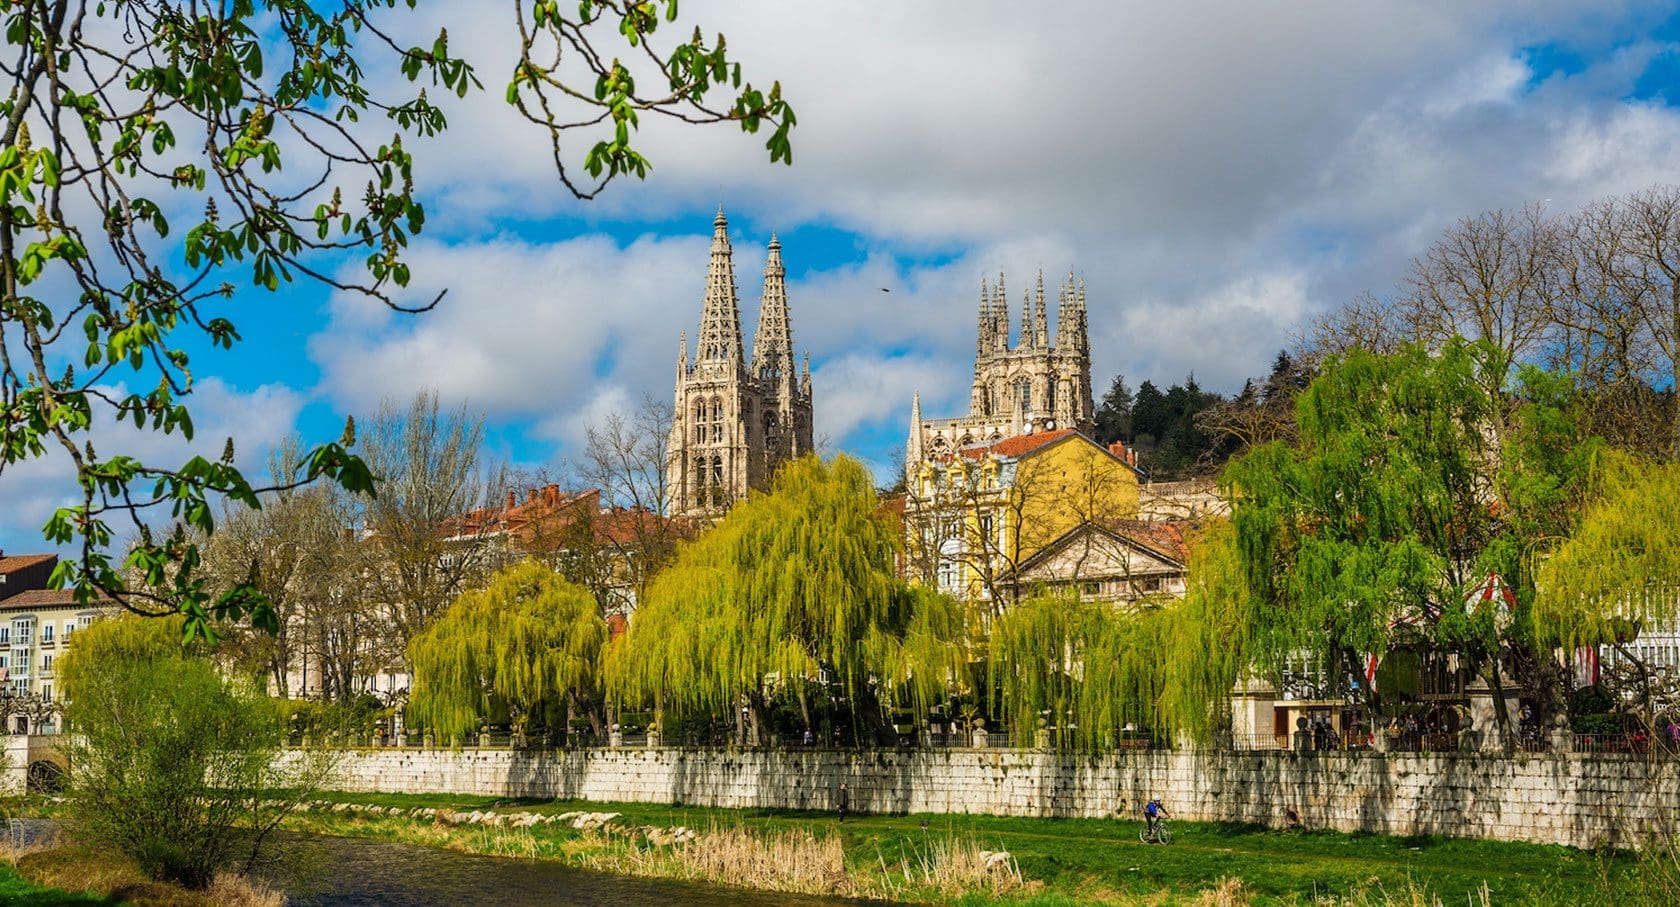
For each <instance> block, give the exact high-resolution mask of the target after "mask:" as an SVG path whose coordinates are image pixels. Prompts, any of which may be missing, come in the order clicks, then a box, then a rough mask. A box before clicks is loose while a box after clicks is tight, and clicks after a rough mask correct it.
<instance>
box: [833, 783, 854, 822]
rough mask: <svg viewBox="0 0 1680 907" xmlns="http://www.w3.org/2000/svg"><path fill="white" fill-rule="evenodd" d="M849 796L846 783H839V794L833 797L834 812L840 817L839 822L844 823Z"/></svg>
mask: <svg viewBox="0 0 1680 907" xmlns="http://www.w3.org/2000/svg"><path fill="white" fill-rule="evenodd" d="M850 800H851V794H850V793H849V792H848V791H847V790H846V782H844V781H842V782H840V793H838V794H836V795H835V797H834V811H835V812H836V813H838V814H839V815H840V821H841V822H842V823H843V822H845V821H846V810H847V808H848V807H850V806H851V802H850Z"/></svg>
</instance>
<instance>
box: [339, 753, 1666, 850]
mask: <svg viewBox="0 0 1680 907" xmlns="http://www.w3.org/2000/svg"><path fill="white" fill-rule="evenodd" d="M339 772H340V774H339V777H338V780H337V783H336V784H335V785H334V786H336V787H340V788H342V789H345V790H352V791H383V792H392V793H417V792H428V793H460V794H483V795H493V796H507V797H540V798H564V799H574V798H575V799H582V800H593V801H620V802H639V803H684V804H694V805H704V806H722V807H747V808H753V807H758V808H773V809H811V810H827V809H831V808H832V804H833V798H834V793H835V791H836V790H838V789H839V786H840V783H841V782H845V783H846V785H847V786H848V788H849V789H850V792H851V805H852V808H853V809H854V810H855V811H859V812H894V813H904V812H911V813H921V812H927V813H988V814H993V815H1007V816H1037V817H1047V816H1058V817H1113V816H1121V817H1127V818H1133V817H1136V816H1137V815H1138V814H1139V810H1140V809H1141V808H1142V806H1143V804H1144V803H1145V802H1147V801H1148V799H1149V798H1150V797H1151V796H1159V797H1161V798H1162V799H1163V800H1164V801H1165V802H1166V804H1167V807H1168V809H1169V810H1171V812H1172V814H1173V815H1174V816H1175V817H1177V818H1183V819H1193V820H1206V821H1234V822H1256V823H1261V824H1265V825H1274V826H1281V825H1283V824H1285V822H1286V818H1285V817H1286V811H1288V810H1294V811H1295V812H1296V814H1298V815H1299V816H1300V818H1301V820H1302V821H1303V823H1304V824H1305V825H1306V826H1307V827H1309V828H1334V829H1338V830H1341V831H1369V832H1380V833H1384V834H1396V835H1409V834H1442V835H1455V836H1464V837H1477V838H1494V839H1499V840H1511V841H1533V842H1539V843H1554V844H1570V845H1575V846H1583V847H1587V846H1596V845H1598V844H1604V843H1610V844H1618V845H1633V844H1637V843H1638V842H1639V841H1640V840H1642V839H1643V838H1644V837H1646V836H1647V835H1649V834H1651V833H1653V832H1654V831H1657V830H1658V829H1659V828H1666V827H1669V826H1670V825H1671V823H1673V822H1674V821H1675V819H1676V818H1677V816H1680V762H1676V761H1672V760H1669V761H1655V762H1651V761H1646V760H1643V759H1640V758H1638V757H1627V756H1593V755H1575V754H1558V755H1550V754H1548V755H1530V756H1517V757H1503V756H1482V755H1469V754H1444V755H1419V754H1387V755H1385V754H1379V753H1291V752H1258V753H1218V752H1198V751H1191V750H1178V751H1139V752H1123V753H1115V754H1111V755H1107V756H1075V755H1064V754H1057V753H1048V752H1037V751H1023V750H916V751H902V752H900V751H845V750H809V751H801V750H795V751H775V752H770V751H744V752H743V751H729V750H701V749H678V748H665V749H633V748H632V749H596V750H570V751H557V752H556V751H514V750H506V749H465V750H456V751H452V750H447V749H443V750H436V749H434V750H418V749H368V750H350V751H346V753H345V758H344V760H343V762H342V764H341V766H340V769H339Z"/></svg>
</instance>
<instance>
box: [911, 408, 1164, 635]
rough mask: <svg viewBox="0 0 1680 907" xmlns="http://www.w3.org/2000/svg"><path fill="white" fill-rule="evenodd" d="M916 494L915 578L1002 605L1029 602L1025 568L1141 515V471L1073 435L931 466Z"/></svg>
mask: <svg viewBox="0 0 1680 907" xmlns="http://www.w3.org/2000/svg"><path fill="white" fill-rule="evenodd" d="M1116 446H1117V447H1118V445H1116ZM908 485H909V487H908V489H907V492H908V493H907V496H906V499H905V507H904V511H905V524H906V532H907V545H906V549H907V550H906V560H907V563H906V569H907V572H908V573H909V574H910V575H911V577H912V578H913V579H917V580H920V581H921V582H925V583H928V584H933V585H937V586H938V587H939V588H940V589H941V590H942V591H944V592H947V593H950V594H952V595H957V596H961V597H965V598H970V599H977V600H991V601H994V602H997V603H998V604H1000V605H1001V604H1005V603H1007V602H1009V601H1013V600H1014V599H1015V598H1016V597H1017V595H1018V594H1019V593H1020V591H1021V588H1020V587H1021V585H1022V584H1021V583H1020V582H1019V581H1018V580H1017V576H1018V575H1019V571H1020V568H1021V567H1022V565H1024V564H1026V563H1027V562H1028V561H1029V560H1031V559H1032V558H1033V557H1034V556H1035V555H1037V554H1038V553H1039V552H1041V551H1043V550H1045V549H1046V548H1047V547H1049V546H1050V545H1051V544H1052V543H1054V542H1056V541H1057V540H1059V539H1062V538H1064V537H1065V536H1067V535H1068V534H1069V533H1070V532H1072V531H1073V530H1074V529H1075V528H1077V527H1079V526H1081V525H1084V524H1088V523H1110V522H1113V521H1116V520H1129V519H1133V518H1135V517H1136V516H1137V515H1138V501H1139V493H1138V472H1137V469H1136V467H1135V466H1133V464H1132V463H1131V462H1130V458H1129V457H1127V456H1126V455H1125V454H1124V449H1123V448H1120V449H1117V450H1110V449H1108V448H1105V447H1103V446H1102V445H1100V444H1098V443H1096V442H1095V441H1093V440H1091V439H1090V438H1088V437H1086V436H1085V435H1083V434H1080V433H1079V432H1077V431H1074V430H1072V429H1062V430H1058V431H1045V432H1036V433H1033V434H1027V435H1020V436H1017V437H1013V438H1006V439H1004V440H1001V441H997V442H995V443H991V444H984V445H979V446H973V447H964V448H960V449H957V450H955V451H953V452H952V453H951V454H950V455H948V456H945V457H942V458H927V459H924V460H922V461H921V463H920V464H919V465H917V466H916V467H915V471H914V473H913V475H912V476H911V477H910V481H909V483H908Z"/></svg>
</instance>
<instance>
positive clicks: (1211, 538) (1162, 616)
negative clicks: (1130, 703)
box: [1152, 521, 1253, 744]
mask: <svg viewBox="0 0 1680 907" xmlns="http://www.w3.org/2000/svg"><path fill="white" fill-rule="evenodd" d="M1188 566H1189V576H1188V579H1187V583H1186V588H1185V594H1184V598H1183V599H1182V600H1180V601H1178V602H1175V603H1173V604H1171V605H1168V606H1167V607H1165V608H1163V609H1161V610H1160V611H1158V612H1156V613H1155V614H1154V615H1152V617H1153V619H1154V620H1156V621H1157V622H1159V623H1160V624H1161V627H1160V637H1159V640H1158V641H1159V643H1160V646H1161V648H1160V650H1159V651H1160V658H1161V672H1162V678H1161V690H1160V698H1159V699H1158V700H1157V704H1158V708H1157V717H1156V723H1157V726H1158V727H1160V728H1161V729H1162V731H1164V732H1168V733H1171V734H1173V735H1174V736H1175V737H1177V736H1180V735H1182V736H1185V737H1188V738H1189V739H1191V740H1193V741H1195V742H1197V743H1202V744H1207V743H1212V742H1214V741H1216V740H1218V739H1219V738H1220V737H1221V736H1222V735H1223V734H1225V733H1226V732H1228V731H1229V730H1230V726H1231V689H1232V687H1234V686H1235V685H1236V683H1237V680H1238V679H1239V677H1241V675H1242V673H1243V672H1244V671H1246V670H1248V667H1249V663H1250V660H1251V658H1252V645H1253V643H1252V638H1251V627H1252V623H1251V621H1252V615H1253V611H1252V610H1251V608H1250V602H1249V595H1248V583H1247V580H1246V578H1245V577H1244V575H1243V565H1242V558H1241V555H1240V554H1239V552H1238V551H1237V535H1236V531H1235V529H1234V528H1233V527H1232V525H1231V524H1230V523H1228V522H1224V521H1216V522H1213V523H1210V524H1209V525H1208V526H1207V527H1206V528H1204V529H1203V530H1202V531H1201V533H1199V534H1198V535H1197V536H1196V537H1195V538H1194V539H1192V541H1191V544H1190V559H1189V562H1188Z"/></svg>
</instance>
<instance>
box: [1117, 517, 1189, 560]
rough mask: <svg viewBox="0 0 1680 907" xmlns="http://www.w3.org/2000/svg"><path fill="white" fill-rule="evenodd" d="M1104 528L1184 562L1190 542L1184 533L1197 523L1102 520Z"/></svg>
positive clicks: (1186, 558)
mask: <svg viewBox="0 0 1680 907" xmlns="http://www.w3.org/2000/svg"><path fill="white" fill-rule="evenodd" d="M1101 522H1102V526H1103V528H1104V529H1107V530H1108V531H1110V532H1112V533H1114V534H1115V535H1118V536H1121V537H1122V538H1127V539H1130V540H1132V541H1133V542H1136V543H1137V544H1139V545H1142V546H1144V547H1145V548H1149V549H1151V550H1154V551H1157V552H1159V553H1161V554H1164V555H1166V556H1167V557H1170V558H1172V559H1173V560H1176V561H1179V562H1184V561H1186V560H1188V559H1189V557H1190V543H1189V542H1188V541H1186V538H1185V536H1186V533H1187V532H1193V531H1195V530H1196V529H1197V528H1198V525H1197V524H1195V523H1191V522H1184V521H1174V522H1165V523H1161V522H1151V521H1149V520H1103V521H1101Z"/></svg>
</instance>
